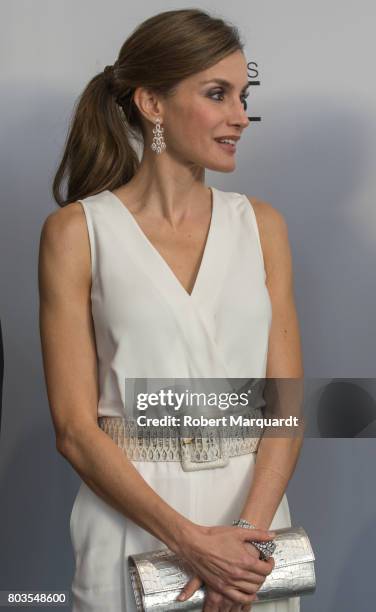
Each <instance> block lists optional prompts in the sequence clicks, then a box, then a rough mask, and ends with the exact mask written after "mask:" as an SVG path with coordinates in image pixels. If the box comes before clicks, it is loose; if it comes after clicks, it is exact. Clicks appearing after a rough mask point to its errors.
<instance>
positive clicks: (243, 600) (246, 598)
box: [224, 588, 256, 605]
mask: <svg viewBox="0 0 376 612" xmlns="http://www.w3.org/2000/svg"><path fill="white" fill-rule="evenodd" d="M224 595H225V596H226V597H227V598H228V599H231V601H233V602H234V603H235V604H242V605H249V604H251V603H252V602H253V601H255V597H256V593H252V594H251V593H244V592H243V591H238V590H237V589H228V588H226V589H225V593H224Z"/></svg>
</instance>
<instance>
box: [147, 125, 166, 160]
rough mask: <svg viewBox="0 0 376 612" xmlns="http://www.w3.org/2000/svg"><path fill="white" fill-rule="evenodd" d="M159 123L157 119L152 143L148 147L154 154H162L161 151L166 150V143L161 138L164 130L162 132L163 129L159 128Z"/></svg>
mask: <svg viewBox="0 0 376 612" xmlns="http://www.w3.org/2000/svg"><path fill="white" fill-rule="evenodd" d="M160 123H161V120H160V119H159V117H158V118H157V124H156V126H155V127H154V128H153V134H154V138H153V142H152V144H151V145H150V146H151V148H152V149H153V151H155V152H156V153H162V151H164V150H165V148H166V143H165V141H164V138H163V132H164V130H163V127H161V125H160Z"/></svg>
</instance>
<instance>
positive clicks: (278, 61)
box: [0, 0, 376, 612]
mask: <svg viewBox="0 0 376 612" xmlns="http://www.w3.org/2000/svg"><path fill="white" fill-rule="evenodd" d="M186 6H188V7H189V6H193V5H190V4H186V3H184V2H173V3H170V2H165V3H161V2H151V1H150V0H149V1H148V2H146V1H144V2H143V3H140V2H127V3H125V2H121V1H120V0H107V2H105V3H104V2H101V1H99V0H79V1H77V0H65V2H51V1H50V0H34V1H33V2H30V1H21V0H2V3H1V9H2V11H1V20H0V23H1V25H0V28H1V30H0V33H1V35H0V45H1V73H0V74H1V76H0V78H1V80H2V96H1V98H0V105H1V164H0V172H1V179H2V180H1V185H2V208H1V240H0V245H1V257H0V265H1V275H0V279H1V310H0V316H1V321H2V326H3V336H4V338H3V340H4V350H5V379H4V408H3V419H2V432H1V454H0V496H1V497H0V499H1V504H0V525H1V528H0V590H1V589H16V588H17V589H23V590H38V589H47V588H48V589H55V590H64V589H66V590H67V589H69V587H70V583H71V579H72V574H73V557H72V551H71V547H70V540H69V515H70V511H71V507H72V502H73V498H74V495H75V493H76V490H77V488H78V484H79V479H78V476H77V475H76V473H75V472H74V471H73V469H72V468H71V466H70V465H69V464H68V462H66V461H65V460H64V459H63V458H62V457H61V456H60V455H59V454H58V453H57V452H56V450H55V439H54V432H53V428H52V423H51V420H50V415H49V408H48V404H47V399H46V392H45V387H44V380H43V374H42V362H41V353H40V341H39V329H38V314H37V309H38V294H37V252H38V245H39V236H40V229H41V226H42V223H43V221H44V219H45V218H46V216H47V215H48V214H49V213H50V212H51V211H53V210H54V209H55V206H56V205H55V204H54V202H53V200H52V197H51V193H50V190H51V182H52V177H53V175H54V172H55V169H56V165H57V163H58V160H59V158H60V154H61V151H62V147H63V144H64V140H65V137H66V132H67V122H68V119H69V116H70V113H71V111H72V106H73V103H74V101H75V99H76V97H77V96H78V94H79V93H80V91H81V90H82V89H83V87H84V86H85V85H86V83H87V82H88V80H89V79H90V78H91V77H92V76H93V75H94V74H95V73H96V72H97V71H99V70H102V69H103V67H104V66H105V65H106V64H108V63H112V62H113V61H114V60H115V58H116V55H117V53H118V50H119V48H120V45H121V44H122V42H123V41H124V40H125V38H126V37H127V36H128V34H129V33H130V31H131V30H132V29H133V28H134V27H135V26H136V25H137V24H138V23H140V22H141V21H142V20H144V19H145V18H147V17H149V16H150V15H152V14H154V13H157V12H159V11H162V10H167V9H171V8H184V7H186ZM194 6H196V7H200V8H204V9H209V10H210V11H214V10H216V11H217V12H218V13H219V14H220V15H221V16H223V17H225V18H227V19H230V20H231V21H233V22H234V23H236V24H238V25H239V26H240V29H241V32H242V34H243V36H244V37H245V38H246V40H247V47H246V54H247V58H248V61H252V60H253V61H256V62H257V63H258V65H259V70H260V75H259V76H260V80H261V86H260V87H254V88H251V96H250V98H249V99H248V102H249V105H248V108H249V110H250V114H253V115H261V116H262V122H261V123H254V124H251V126H250V127H249V128H248V130H247V132H246V135H245V138H243V139H242V141H241V143H240V146H239V148H238V153H237V168H236V171H235V172H234V173H232V174H220V173H214V172H207V176H206V183H207V184H209V185H210V184H212V185H214V186H216V187H217V188H219V189H224V190H227V191H238V192H243V193H247V194H250V195H255V196H257V197H259V198H262V199H265V200H267V201H269V202H270V203H272V205H274V206H275V207H276V208H278V209H279V210H281V212H282V213H283V214H284V215H285V218H286V220H287V222H288V226H289V235H290V242H291V247H292V252H293V260H294V273H295V295H296V304H297V308H298V314H299V319H300V325H301V332H302V342H303V350H304V365H305V373H306V375H307V376H310V377H315V376H317V377H344V378H346V377H372V376H374V372H375V363H374V346H375V328H376V309H375V293H376V292H375V277H374V273H373V270H374V262H375V256H376V241H375V235H376V207H375V202H374V193H375V180H376V178H375V174H374V173H373V172H372V170H373V169H374V165H375V115H376V112H375V97H376V86H375V79H374V69H373V63H372V59H371V58H372V56H373V55H374V51H375V48H374V47H375V44H374V23H375V16H376V15H375V13H376V9H375V5H374V3H373V2H371V1H368V2H367V1H365V0H363V1H359V0H357V1H355V0H348V1H347V2H346V3H342V2H340V0H332V1H331V2H328V1H327V0H326V1H324V0H316V2H301V0H300V1H299V0H285V1H284V2H283V3H279V2H267V1H265V0H264V1H263V2H261V1H253V2H251V1H250V2H247V3H245V2H242V1H240V0H234V1H233V2H231V3H224V2H218V1H216V2H214V0H211V1H210V2H206V3H205V4H204V3H197V4H195V5H194ZM375 458H376V457H375V441H374V440H372V439H363V440H328V439H327V440H320V439H310V440H307V441H306V443H305V445H304V448H303V451H302V454H301V458H300V462H299V465H298V467H297V470H296V472H295V474H294V477H293V479H292V481H291V483H290V485H289V490H288V497H289V502H290V507H291V511H292V518H293V523H294V524H302V525H304V527H305V528H306V529H307V531H308V533H309V534H310V536H311V539H312V543H313V545H314V548H315V552H316V554H317V578H318V587H317V591H316V594H315V595H314V596H311V597H307V598H306V599H304V600H303V602H302V610H303V612H318V611H320V612H327V611H328V612H329V611H334V610H336V611H337V610H341V612H349V611H353V610H357V611H358V610H359V611H361V612H368V611H369V610H373V607H374V606H373V604H372V601H373V599H374V598H375V594H376V587H375V580H374V577H373V566H374V553H373V545H374V544H375V539H376V536H375V529H374V526H375V492H374V491H375V488H374V481H373V476H374V462H375ZM371 568H372V570H371Z"/></svg>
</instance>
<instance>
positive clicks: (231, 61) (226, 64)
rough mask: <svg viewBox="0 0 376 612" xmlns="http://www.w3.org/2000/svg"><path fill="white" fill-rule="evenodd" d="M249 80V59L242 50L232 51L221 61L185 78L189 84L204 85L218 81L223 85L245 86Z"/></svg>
mask: <svg viewBox="0 0 376 612" xmlns="http://www.w3.org/2000/svg"><path fill="white" fill-rule="evenodd" d="M247 80H248V69H247V60H246V58H245V57H244V54H243V53H242V51H236V52H234V53H231V54H230V55H228V56H227V57H224V58H222V59H221V60H220V61H219V62H217V63H216V64H214V65H213V66H210V68H206V69H205V70H201V71H200V72H196V73H195V74H192V75H191V76H190V77H188V78H187V79H185V81H186V84H187V85H198V86H202V85H205V84H206V83H210V82H211V81H217V82H218V83H220V84H222V85H223V86H229V87H231V86H233V87H244V86H245V85H246V84H247Z"/></svg>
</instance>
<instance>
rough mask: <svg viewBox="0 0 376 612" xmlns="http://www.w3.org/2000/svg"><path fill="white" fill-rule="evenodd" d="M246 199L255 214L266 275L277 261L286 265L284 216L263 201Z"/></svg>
mask: <svg viewBox="0 0 376 612" xmlns="http://www.w3.org/2000/svg"><path fill="white" fill-rule="evenodd" d="M247 198H248V200H249V201H250V204H251V205H252V207H253V210H254V212H255V216H256V221H257V225H258V229H259V234H260V241H261V247H262V251H263V255H264V261H265V268H266V271H267V273H268V272H270V271H271V270H272V268H274V267H275V264H276V262H278V260H279V261H280V262H281V264H282V262H285V264H286V265H288V260H289V259H290V245H289V237H288V227H287V223H286V220H285V217H284V215H283V214H282V213H281V212H280V211H279V210H278V209H277V208H275V207H274V206H272V205H271V204H270V203H269V202H266V201H265V200H260V199H258V198H256V197H254V196H248V195H247Z"/></svg>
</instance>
